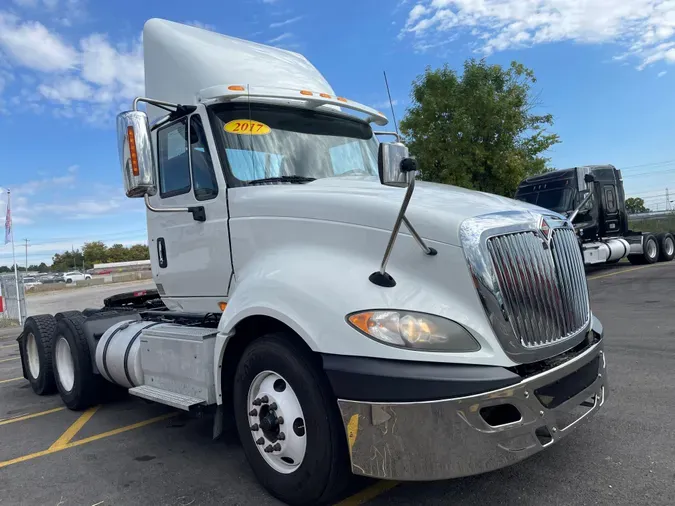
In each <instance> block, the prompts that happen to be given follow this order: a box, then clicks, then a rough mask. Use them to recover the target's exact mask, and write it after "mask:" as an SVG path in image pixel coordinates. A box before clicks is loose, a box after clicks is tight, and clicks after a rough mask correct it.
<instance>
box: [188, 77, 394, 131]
mask: <svg viewBox="0 0 675 506" xmlns="http://www.w3.org/2000/svg"><path fill="white" fill-rule="evenodd" d="M303 91H304V92H308V93H311V95H304V94H302V92H303ZM300 94H302V96H299V95H300ZM324 95H326V96H324ZM248 98H253V99H255V98H266V99H281V100H296V101H298V100H299V101H304V102H306V104H308V105H309V106H310V107H321V106H323V105H334V106H339V107H342V108H345V109H351V110H354V111H358V112H361V113H363V114H366V115H367V118H366V121H367V122H369V123H370V122H372V123H375V124H376V125H378V126H384V125H386V124H387V123H389V120H388V119H387V117H386V116H385V115H384V114H382V113H380V112H378V111H376V110H375V109H373V108H372V107H368V106H366V105H363V104H359V103H358V102H353V101H351V100H347V99H346V98H344V97H333V96H331V95H329V94H328V93H318V92H311V91H309V90H299V89H289V88H279V87H274V86H250V87H248V89H247V88H245V87H244V86H242V85H228V84H222V85H218V86H211V87H209V88H205V89H203V90H201V91H200V92H199V93H197V101H198V102H201V103H208V104H210V103H217V102H226V101H229V100H235V99H248Z"/></svg>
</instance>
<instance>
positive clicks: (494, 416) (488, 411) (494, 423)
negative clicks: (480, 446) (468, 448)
mask: <svg viewBox="0 0 675 506" xmlns="http://www.w3.org/2000/svg"><path fill="white" fill-rule="evenodd" d="M480 416H481V417H482V418H483V420H485V423H487V424H488V425H489V426H490V427H501V426H502V425H508V424H510V423H514V422H519V421H520V420H521V419H522V415H521V414H520V411H518V408H516V407H515V406H514V405H513V404H499V405H497V406H487V407H485V408H481V410H480Z"/></svg>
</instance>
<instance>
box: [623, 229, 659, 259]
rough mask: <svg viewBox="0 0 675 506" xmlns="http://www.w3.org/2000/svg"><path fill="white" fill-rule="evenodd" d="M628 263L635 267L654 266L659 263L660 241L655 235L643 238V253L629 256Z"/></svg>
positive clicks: (647, 235) (645, 235)
mask: <svg viewBox="0 0 675 506" xmlns="http://www.w3.org/2000/svg"><path fill="white" fill-rule="evenodd" d="M628 261H629V262H630V263H632V264H633V265H646V264H653V263H656V262H658V261H659V241H658V238H657V237H656V236H655V235H654V234H644V235H643V236H642V253H641V254H635V255H628Z"/></svg>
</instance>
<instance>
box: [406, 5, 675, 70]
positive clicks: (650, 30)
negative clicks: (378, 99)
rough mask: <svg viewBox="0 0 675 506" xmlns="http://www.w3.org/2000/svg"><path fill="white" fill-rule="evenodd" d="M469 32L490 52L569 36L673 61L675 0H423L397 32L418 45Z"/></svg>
mask: <svg viewBox="0 0 675 506" xmlns="http://www.w3.org/2000/svg"><path fill="white" fill-rule="evenodd" d="M458 33H463V34H467V35H471V36H472V37H473V42H472V45H473V46H477V48H478V50H479V51H480V52H483V53H486V54H490V53H493V52H496V51H504V50H507V49H514V48H519V47H529V46H533V45H537V44H545V43H552V42H562V41H573V42H578V43H586V44H601V43H611V44H617V45H620V46H623V47H625V48H626V49H625V53H624V55H622V56H623V57H626V56H631V57H634V58H636V59H637V60H638V61H640V62H641V63H640V68H644V67H646V66H648V65H650V64H653V63H655V62H658V61H662V60H663V61H665V62H667V63H675V49H673V50H672V53H671V52H670V51H671V49H672V48H671V47H667V48H665V49H663V48H661V49H658V48H659V46H661V45H662V44H664V43H670V42H672V41H673V36H674V35H675V0H631V1H625V0H526V1H525V0H427V1H426V2H421V3H418V4H416V5H415V6H414V7H412V8H411V9H410V11H409V13H408V19H407V22H406V26H405V28H404V29H403V31H402V32H401V36H402V37H405V36H411V37H413V39H414V41H415V45H416V47H417V48H418V49H424V48H425V47H433V46H435V45H437V44H438V42H439V41H442V40H443V39H446V38H447V37H448V36H452V35H456V34H458Z"/></svg>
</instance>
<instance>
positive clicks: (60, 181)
mask: <svg viewBox="0 0 675 506" xmlns="http://www.w3.org/2000/svg"><path fill="white" fill-rule="evenodd" d="M77 168H78V167H77V165H71V166H70V167H68V169H67V170H66V173H65V174H63V175H61V176H54V177H44V178H42V179H34V180H31V181H27V182H25V183H22V184H19V185H16V186H14V187H13V188H12V195H15V194H16V195H19V196H21V197H23V198H25V195H35V194H36V193H37V192H39V191H41V190H45V189H52V188H54V186H58V185H68V184H71V183H74V182H75V174H76V173H77Z"/></svg>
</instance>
